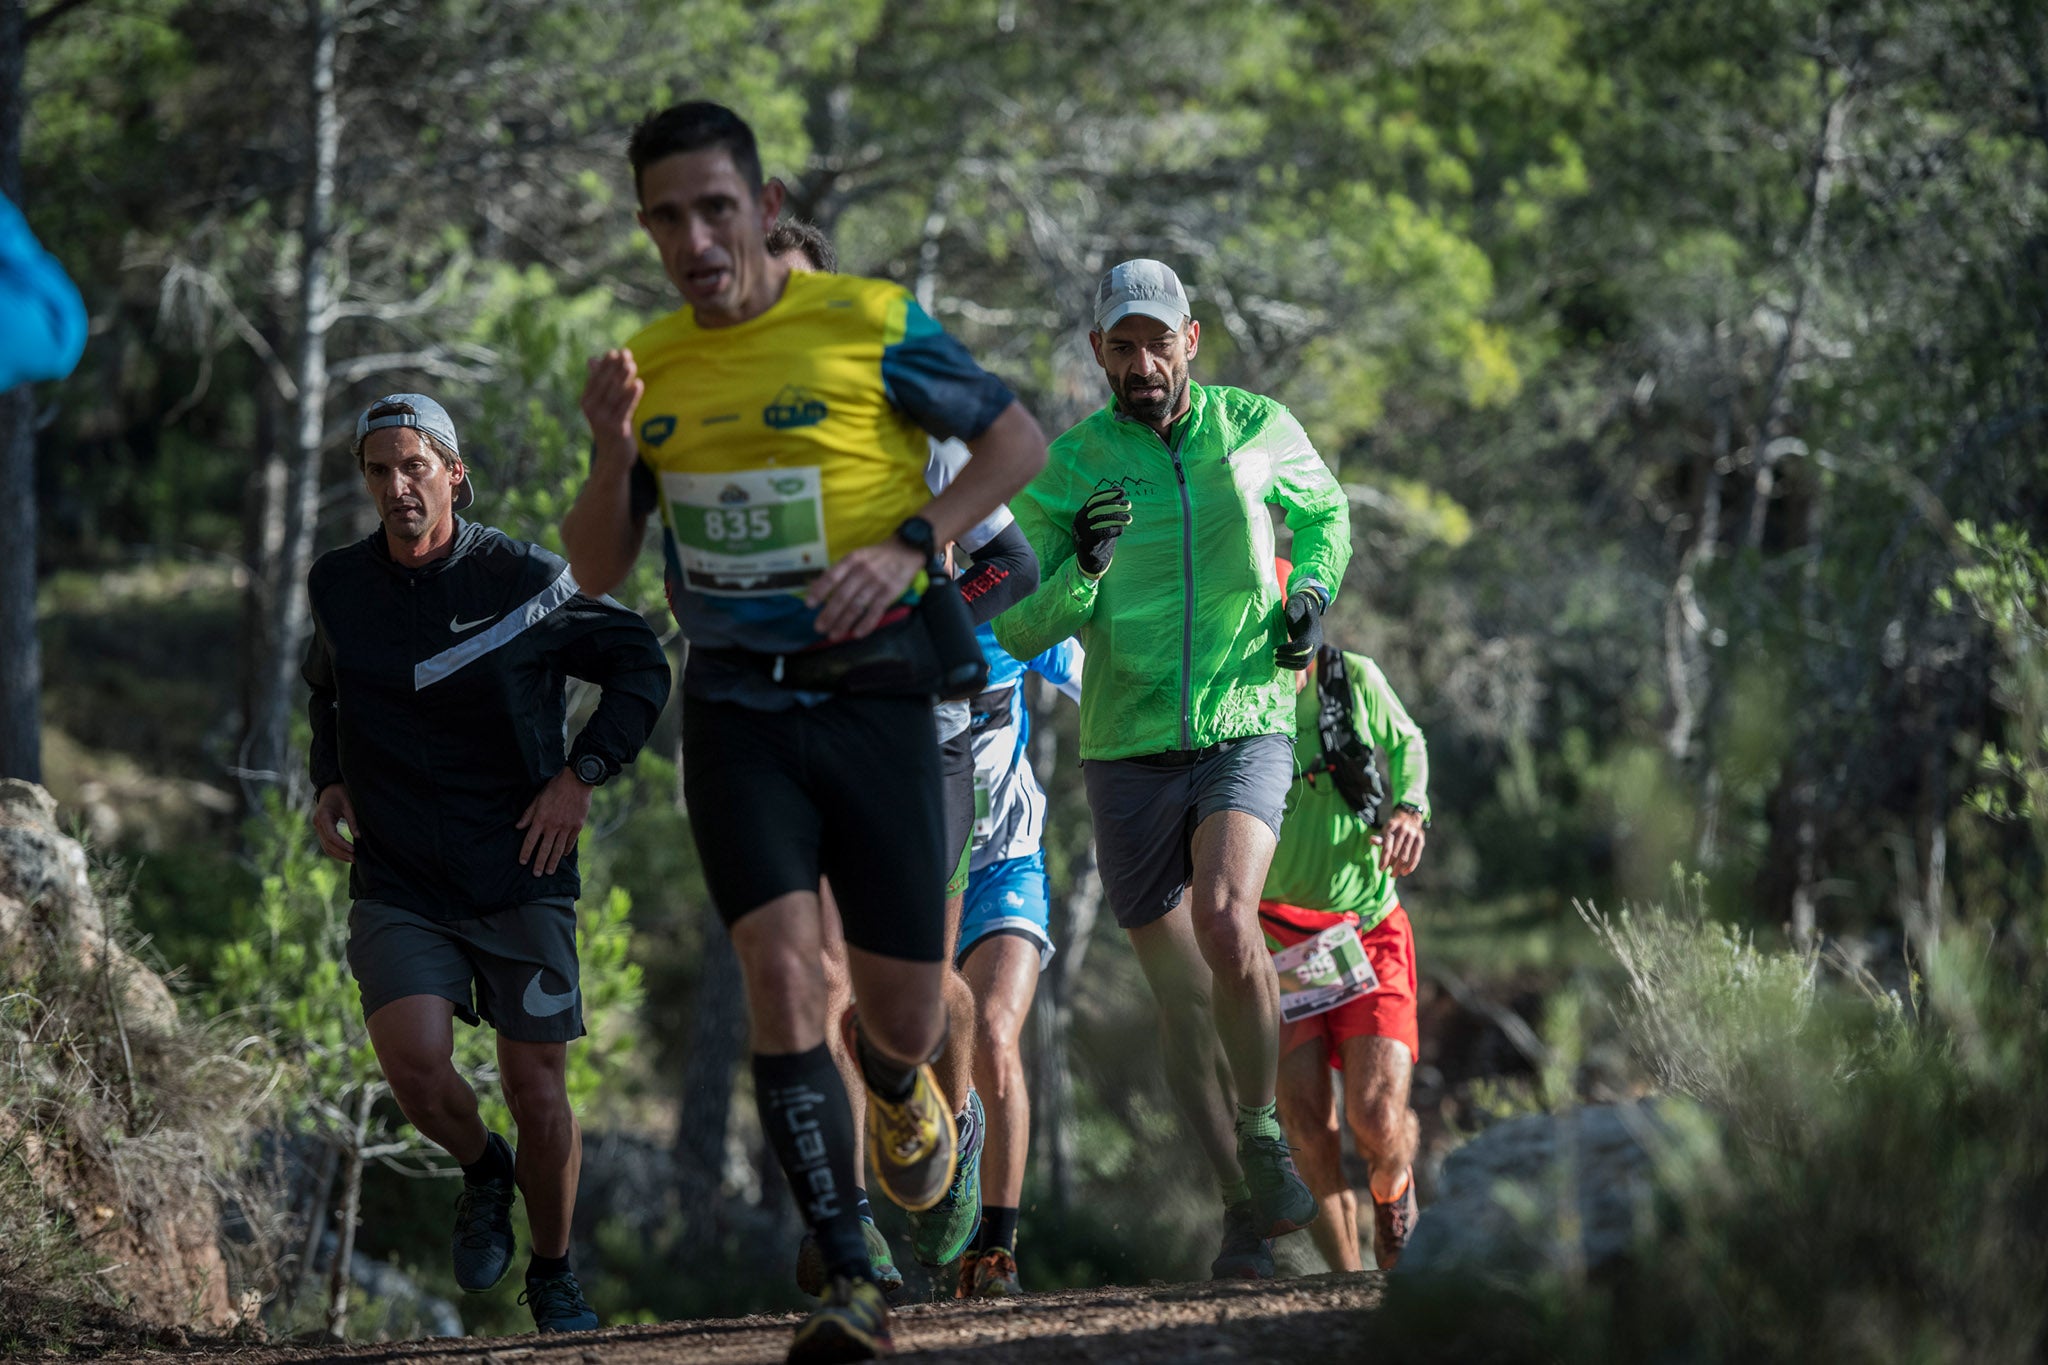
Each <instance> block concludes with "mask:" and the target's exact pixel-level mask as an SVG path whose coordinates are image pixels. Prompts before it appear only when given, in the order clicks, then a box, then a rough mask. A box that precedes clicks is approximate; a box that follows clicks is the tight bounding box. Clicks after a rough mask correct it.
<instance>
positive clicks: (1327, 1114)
mask: <svg viewBox="0 0 2048 1365" xmlns="http://www.w3.org/2000/svg"><path fill="white" fill-rule="evenodd" d="M1332 1079H1333V1078H1332V1076H1331V1073H1330V1062H1329V1044H1327V1043H1326V1042H1324V1040H1323V1039H1321V1038H1311V1039H1310V1040H1309V1041H1308V1042H1306V1043H1303V1044H1302V1045H1301V1046H1300V1047H1297V1048H1295V1049H1294V1050H1293V1051H1292V1052H1289V1053H1288V1054H1287V1055H1286V1056H1284V1057H1282V1058H1281V1059H1280V1126H1281V1127H1282V1128H1284V1129H1286V1130H1287V1141H1288V1143H1289V1144H1290V1145H1292V1146H1293V1148H1294V1161H1295V1165H1296V1167H1297V1168H1298V1169H1299V1170H1300V1171H1301V1178H1302V1179H1303V1180H1305V1181H1307V1182H1308V1187H1309V1189H1310V1190H1311V1191H1312V1192H1313V1193H1314V1194H1315V1197H1316V1205H1317V1213H1316V1221H1315V1222H1313V1223H1311V1224H1309V1229H1308V1230H1309V1235H1310V1236H1312V1237H1314V1238H1315V1243H1316V1250H1317V1251H1319V1252H1321V1253H1322V1256H1323V1261H1324V1263H1325V1264H1326V1265H1328V1266H1329V1267H1330V1269H1332V1270H1358V1269H1361V1268H1362V1267H1363V1265H1364V1261H1363V1259H1362V1258H1361V1256H1360V1253H1359V1249H1358V1195H1357V1193H1356V1192H1355V1191H1353V1190H1352V1188H1351V1182H1350V1181H1349V1180H1347V1179H1345V1177H1344V1147H1343V1139H1344V1129H1343V1125H1342V1124H1341V1123H1339V1122H1338V1118H1337V1088H1336V1086H1335V1085H1333V1084H1332Z"/></svg>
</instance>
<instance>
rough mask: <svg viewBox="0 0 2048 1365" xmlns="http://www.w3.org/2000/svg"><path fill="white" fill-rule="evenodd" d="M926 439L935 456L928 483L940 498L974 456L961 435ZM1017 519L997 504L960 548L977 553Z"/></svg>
mask: <svg viewBox="0 0 2048 1365" xmlns="http://www.w3.org/2000/svg"><path fill="white" fill-rule="evenodd" d="M926 439H927V440H928V441H930V442H931V458H930V459H928V460H926V461H925V466H924V484H925V487H927V488H929V489H931V490H932V496H933V497H937V496H938V495H939V494H941V493H943V492H945V491H946V486H947V485H948V484H950V483H952V482H953V476H954V475H956V474H958V473H959V472H960V471H961V469H963V468H964V467H965V466H966V464H967V461H968V460H970V459H971V458H973V456H972V455H971V453H970V452H969V451H968V449H967V443H966V442H965V441H961V440H959V439H957V438H954V439H950V440H945V441H941V440H939V439H938V438H936V437H927V438H926ZM1014 520H1015V518H1013V517H1012V516H1011V515H1010V509H1009V508H1008V507H1007V506H1005V505H1004V504H1002V503H997V504H996V510H995V511H993V512H991V513H989V514H988V515H987V516H985V517H983V518H982V519H981V520H980V521H977V522H975V523H974V525H972V526H970V527H969V528H968V529H967V530H966V532H965V533H963V534H962V535H961V537H960V540H959V545H960V548H961V549H963V550H965V551H967V553H968V554H973V553H974V552H975V551H977V550H979V549H980V548H981V547H982V546H984V545H986V544H988V543H989V542H990V541H991V540H994V539H995V538H996V537H997V536H998V535H1000V534H1002V530H1003V528H1004V527H1005V526H1008V525H1010V523H1011V522H1012V521H1014Z"/></svg>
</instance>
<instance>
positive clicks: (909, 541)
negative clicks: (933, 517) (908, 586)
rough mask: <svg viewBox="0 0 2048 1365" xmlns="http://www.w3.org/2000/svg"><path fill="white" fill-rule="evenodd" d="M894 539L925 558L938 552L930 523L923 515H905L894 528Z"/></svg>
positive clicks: (928, 558) (929, 557) (936, 541)
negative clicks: (900, 523)
mask: <svg viewBox="0 0 2048 1365" xmlns="http://www.w3.org/2000/svg"><path fill="white" fill-rule="evenodd" d="M896 539H898V540H900V541H902V542H903V543H904V544H905V545H908V546H909V547H910V548H911V549H913V550H915V551H917V552H918V553H919V554H921V555H923V556H924V557H925V558H926V559H927V560H930V559H931V558H932V557H933V556H935V555H936V554H938V552H939V546H938V540H937V538H936V536H935V535H934V534H933V532H932V524H931V523H930V522H928V521H926V520H925V519H924V518H923V517H906V518H904V520H903V524H902V525H901V526H899V527H897V528H896Z"/></svg>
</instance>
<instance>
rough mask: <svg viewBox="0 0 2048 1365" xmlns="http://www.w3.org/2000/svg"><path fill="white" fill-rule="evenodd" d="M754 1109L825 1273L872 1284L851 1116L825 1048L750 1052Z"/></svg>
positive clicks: (844, 1087) (821, 1044)
mask: <svg viewBox="0 0 2048 1365" xmlns="http://www.w3.org/2000/svg"><path fill="white" fill-rule="evenodd" d="M754 1103H755V1104H756V1106H758V1107H759V1109H760V1111H761V1131H762V1132H764V1133H766V1134H767V1135H768V1144H769V1146H771V1147H773V1148H774V1149H775V1159H776V1160H777V1161H778V1162H780V1163H781V1164H782V1173H783V1174H784V1175H786V1176H788V1177H789V1188H790V1191H791V1192H792V1193H793V1194H794V1195H795V1196H796V1203H797V1208H798V1209H800V1210H801V1211H802V1212H803V1216H804V1222H805V1223H807V1224H808V1225H809V1226H810V1229H811V1232H812V1233H813V1235H815V1236H816V1237H817V1239H818V1250H819V1251H820V1252H821V1253H823V1255H824V1258H825V1267H826V1269H827V1270H828V1271H830V1272H831V1273H832V1274H834V1275H847V1276H854V1277H858V1278H861V1279H867V1278H871V1272H870V1270H869V1266H868V1252H867V1243H866V1240H865V1239H864V1238H863V1237H862V1236H861V1230H860V1217H859V1215H858V1214H856V1213H855V1212H854V1192H855V1190H856V1189H858V1184H857V1174H856V1172H855V1171H854V1169H853V1110H852V1109H851V1108H850V1107H849V1106H848V1104H847V1101H846V1086H845V1084H844V1083H843V1082H841V1081H840V1079H839V1072H838V1070H837V1068H835V1067H834V1066H833V1065H832V1054H831V1053H829V1052H827V1051H826V1050H825V1045H824V1044H823V1043H820V1044H819V1045H818V1046H816V1047H814V1048H812V1049H811V1050H810V1051H809V1052H774V1053H762V1052H757V1053H755V1054H754Z"/></svg>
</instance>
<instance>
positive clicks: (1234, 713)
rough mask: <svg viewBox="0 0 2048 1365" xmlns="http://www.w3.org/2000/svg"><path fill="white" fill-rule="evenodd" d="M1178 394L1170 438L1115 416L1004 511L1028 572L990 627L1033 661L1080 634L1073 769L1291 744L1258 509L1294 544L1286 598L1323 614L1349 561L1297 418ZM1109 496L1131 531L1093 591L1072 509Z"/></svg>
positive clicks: (1084, 428)
mask: <svg viewBox="0 0 2048 1365" xmlns="http://www.w3.org/2000/svg"><path fill="white" fill-rule="evenodd" d="M1188 395H1189V407H1188V411H1187V413H1186V415H1185V416H1183V417H1182V418H1181V420H1180V421H1179V422H1177V423H1175V424H1174V426H1173V428H1172V430H1171V432H1170V436H1169V439H1166V440H1162V439H1161V438H1160V436H1159V434H1158V433H1157V432H1155V431H1153V430H1152V429H1151V428H1150V427H1148V426H1145V425H1144V424H1143V423H1141V422H1133V421H1131V420H1129V419H1128V418H1124V417H1120V416H1118V415H1117V414H1116V412H1115V410H1114V404H1112V405H1111V406H1109V407H1105V408H1103V409H1102V410H1101V411H1099V412H1096V413H1095V414H1093V415H1092V416H1090V417H1087V418H1085V419H1084V420H1083V421H1081V422H1080V423H1079V424H1078V425H1077V426H1075V427H1074V428H1073V429H1072V430H1071V431H1068V432H1067V433H1066V434H1065V435H1063V436H1061V437H1060V438H1059V439H1058V440H1056V441H1054V442H1053V443H1052V455H1051V459H1050V460H1048V462H1047V463H1046V466H1045V471H1044V472H1043V473H1041V474H1040V475H1039V476H1038V478H1037V479H1036V480H1034V481H1033V482H1032V484H1031V486H1030V487H1029V488H1026V489H1025V490H1024V491H1023V492H1022V493H1020V494H1018V495H1017V496H1016V497H1015V498H1012V499H1011V500H1010V510H1011V511H1012V512H1014V513H1015V514H1016V517H1017V525H1018V527H1019V528H1020V529H1021V530H1022V531H1023V532H1024V537H1025V539H1027V540H1029V541H1030V542H1031V548H1032V549H1033V550H1035V551H1037V553H1038V566H1039V575H1040V577H1039V586H1038V591H1037V592H1035V593H1033V594H1032V595H1031V596H1030V597H1028V598H1026V599H1025V600H1024V601H1022V602H1019V603H1018V604H1017V605H1016V606H1014V607H1012V608H1010V610H1008V611H1007V612H1004V613H1003V614H1002V615H1001V616H998V617H997V618H996V620H995V632H996V639H997V640H998V641H999V642H1001V644H1002V646H1003V648H1004V649H1006V650H1008V651H1009V652H1010V653H1011V654H1013V655H1015V656H1016V657H1017V658H1019V659H1029V658H1034V657H1036V656H1037V655H1038V654H1040V653H1042V652H1044V651H1045V650H1047V649H1050V648H1051V647H1052V646H1054V645H1056V644H1058V643H1059V642H1060V641H1062V640H1064V639H1066V638H1067V637H1068V636H1069V635H1078V636H1080V638H1081V644H1082V646H1083V647H1084V648H1085V649H1086V651H1087V663H1086V664H1085V665H1084V666H1083V669H1082V675H1081V757H1082V758H1084V759H1087V758H1129V757H1131V756H1133V755H1137V754H1154V753H1163V752H1165V751H1167V750H1169V749H1203V748H1207V747H1208V746H1209V745H1211V744H1214V743H1216V742H1217V741H1219V740H1225V739H1239V738H1242V737H1244V736H1246V735H1291V734H1293V733H1294V674H1293V672H1291V671H1287V672H1283V671H1281V669H1280V668H1279V667H1278V666H1277V665H1276V664H1275V663H1274V662H1273V650H1274V648H1275V647H1276V646H1277V645H1279V643H1280V642H1281V641H1282V640H1284V639H1286V637H1287V627H1286V620H1285V617H1286V613H1285V610H1284V601H1283V599H1282V598H1281V596H1280V593H1279V590H1278V588H1277V587H1276V586H1275V584H1274V582H1273V523H1272V519H1271V515H1270V514H1269V513H1268V512H1267V511H1266V504H1268V503H1275V504H1278V505H1279V506H1281V507H1283V508H1285V509H1286V511H1287V525H1288V527H1289V528H1290V529H1291V530H1292V531H1293V532H1294V576H1293V577H1292V578H1291V579H1289V580H1288V590H1289V591H1290V592H1292V591H1295V590H1298V589H1300V588H1302V587H1305V586H1313V587H1315V588H1317V589H1319V590H1320V591H1321V592H1322V594H1323V597H1324V599H1325V601H1327V600H1328V599H1329V597H1330V596H1331V595H1332V594H1334V593H1335V591H1336V589H1337V585H1338V584H1339V583H1341V582H1342V581H1343V579H1344V566H1345V565H1346V564H1347V563H1349V562H1350V560H1351V516H1350V509H1349V506H1348V504H1347V503H1346V501H1345V497H1344V492H1343V490H1342V489H1340V488H1339V487H1338V486H1337V480H1336V479H1335V477H1333V476H1332V475H1331V473H1330V471H1329V469H1328V468H1327V467H1326V466H1325V465H1324V464H1323V462H1322V459H1321V457H1319V456H1318V455H1317V454H1316V452H1315V447H1314V446H1312V445H1310V444H1309V439H1308V434H1307V433H1306V432H1304V431H1303V430H1302V429H1301V423H1299V422H1297V421H1295V420H1294V416H1293V414H1292V413H1290V412H1288V411H1287V409H1286V408H1284V407H1282V406H1281V405H1280V404H1278V403H1276V402H1274V401H1273V400H1272V399H1270V398H1262V397H1260V396H1259V395H1258V394H1254V393H1246V392H1245V391H1244V390H1242V389H1231V388H1222V387H1215V386H1205V385H1200V384H1193V385H1190V386H1189V388H1188ZM1116 483H1120V484H1122V485H1123V487H1124V489H1125V491H1126V492H1127V493H1128V494H1129V496H1130V499H1131V525H1130V526H1129V527H1127V528H1125V530H1124V533H1123V535H1122V536H1121V537H1119V538H1118V540H1117V543H1116V553H1115V554H1114V556H1112V558H1111V559H1110V562H1109V569H1108V571H1107V572H1106V573H1104V574H1103V576H1102V577H1101V578H1100V579H1090V578H1089V577H1088V576H1087V575H1086V574H1084V573H1082V572H1081V567H1080V565H1079V564H1077V563H1076V562H1075V560H1074V529H1073V528H1074V513H1075V511H1076V510H1078V509H1079V508H1080V506H1081V504H1082V503H1083V502H1084V501H1086V500H1087V498H1088V497H1089V495H1090V494H1092V493H1094V492H1095V491H1096V490H1097V489H1099V488H1104V487H1107V486H1108V485H1110V484H1116Z"/></svg>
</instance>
